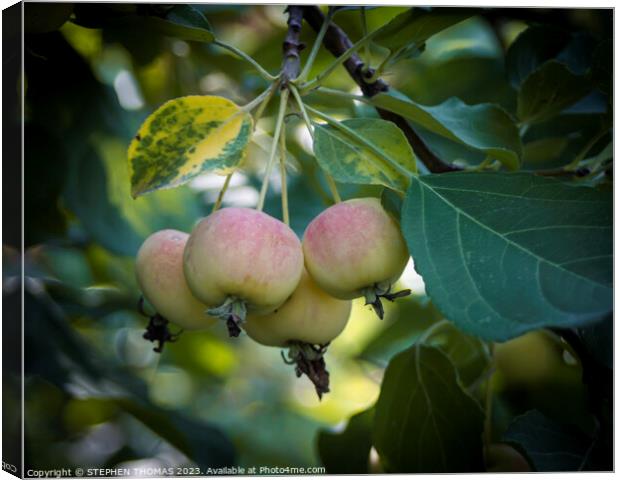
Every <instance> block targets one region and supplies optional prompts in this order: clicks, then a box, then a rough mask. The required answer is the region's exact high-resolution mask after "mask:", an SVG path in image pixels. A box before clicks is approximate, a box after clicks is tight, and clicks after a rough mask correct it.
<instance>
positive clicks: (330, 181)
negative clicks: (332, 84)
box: [290, 85, 342, 203]
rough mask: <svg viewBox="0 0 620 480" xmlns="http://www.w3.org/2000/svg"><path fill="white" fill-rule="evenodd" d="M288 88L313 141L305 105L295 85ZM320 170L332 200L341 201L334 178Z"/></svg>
mask: <svg viewBox="0 0 620 480" xmlns="http://www.w3.org/2000/svg"><path fill="white" fill-rule="evenodd" d="M290 90H291V92H292V93H293V97H295V101H296V102H297V105H298V106H299V110H300V111H301V116H302V118H303V119H304V123H305V124H306V128H307V129H308V133H309V134H310V137H311V138H312V141H313V142H314V130H313V129H312V121H311V120H310V117H309V116H308V112H307V111H306V106H305V105H304V102H303V100H302V99H301V96H300V95H299V92H298V91H297V88H296V87H295V85H291V86H290ZM319 166H320V165H319ZM321 171H322V172H323V174H324V175H325V180H326V181H327V186H328V187H329V191H330V193H331V194H332V197H333V198H334V202H335V203H340V202H341V201H342V198H341V197H340V194H339V193H338V187H337V186H336V182H335V181H334V179H333V178H332V176H331V175H330V174H329V173H327V172H326V171H325V170H323V168H321Z"/></svg>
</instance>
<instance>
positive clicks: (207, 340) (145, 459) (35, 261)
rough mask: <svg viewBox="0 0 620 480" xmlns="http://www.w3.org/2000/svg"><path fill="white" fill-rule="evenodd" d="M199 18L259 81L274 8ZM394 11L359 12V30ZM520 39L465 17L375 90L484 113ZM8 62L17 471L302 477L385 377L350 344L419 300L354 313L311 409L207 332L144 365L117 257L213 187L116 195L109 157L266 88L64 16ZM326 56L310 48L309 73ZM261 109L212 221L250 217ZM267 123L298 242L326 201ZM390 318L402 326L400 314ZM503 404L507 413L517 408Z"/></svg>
mask: <svg viewBox="0 0 620 480" xmlns="http://www.w3.org/2000/svg"><path fill="white" fill-rule="evenodd" d="M111 5H112V8H125V7H127V8H130V6H128V5H124V4H111ZM75 8H76V9H77V8H80V9H82V10H84V9H88V8H91V9H92V12H93V15H96V14H97V13H96V9H97V8H101V6H99V5H96V4H92V5H91V4H81V5H80V6H79V7H75ZM200 8H201V9H202V10H204V12H205V14H206V16H207V17H208V19H209V21H210V23H211V24H212V25H213V27H214V29H215V31H216V32H217V34H218V36H220V37H221V38H222V39H224V40H225V41H227V42H228V43H231V44H233V45H235V46H237V47H238V48H240V49H243V50H245V51H246V52H247V53H249V54H250V55H252V56H254V57H255V58H256V59H257V60H258V61H259V62H260V63H262V64H263V65H264V66H266V67H267V68H268V69H269V70H270V71H271V72H274V73H275V72H276V71H277V69H278V67H279V64H280V61H281V58H280V51H281V42H282V39H283V36H284V33H285V29H286V18H287V17H286V15H285V14H284V12H283V11H284V6H259V7H256V6H243V7H242V6H227V5H220V6H200ZM402 10H403V9H402V8H381V9H374V10H369V11H368V12H367V14H368V15H367V16H368V22H369V28H374V27H376V26H378V25H381V24H382V23H384V22H385V21H386V20H388V19H389V18H392V17H393V16H395V15H396V14H397V13H399V12H401V11H402ZM27 11H28V10H27ZM338 21H339V24H340V25H341V26H342V27H343V28H344V29H345V30H346V31H347V32H348V33H349V35H350V36H351V37H352V38H353V39H356V38H359V37H360V36H361V34H362V32H361V28H360V25H359V14H358V13H356V12H353V11H351V12H342V13H341V14H339V18H338ZM524 28H525V24H522V23H520V22H507V23H505V24H503V25H502V27H501V29H500V30H494V29H492V28H491V27H490V25H489V24H488V23H487V22H485V21H483V20H482V19H480V18H477V17H474V18H472V19H470V20H467V21H465V22H463V23H461V24H458V25H456V26H454V27H452V28H449V29H447V30H445V31H444V32H442V33H440V34H438V35H436V36H435V37H433V38H432V39H431V40H430V41H429V42H428V45H427V48H426V51H425V53H424V55H422V56H421V57H419V58H417V59H413V60H410V61H404V62H401V63H399V64H398V65H397V66H395V67H394V68H393V69H391V70H390V71H389V72H387V74H386V79H387V80H388V81H389V82H390V83H391V85H393V86H394V87H396V88H398V89H400V90H402V91H403V92H404V93H406V94H408V95H409V96H410V97H411V98H412V99H414V100H416V101H419V102H421V103H425V104H435V103H438V102H441V101H443V100H445V99H446V98H448V97H451V96H455V95H456V96H460V97H461V98H462V99H463V100H464V101H466V102H470V103H474V102H480V101H494V102H498V103H500V104H502V105H505V106H507V107H512V108H514V104H515V101H516V100H515V93H514V91H513V90H512V89H511V88H510V87H509V85H508V83H507V81H506V80H505V77H504V75H503V48H504V46H505V45H508V44H509V43H510V42H511V41H512V40H513V39H514V38H515V36H516V35H517V34H518V33H519V32H520V31H521V30H523V29H524ZM302 38H303V40H304V41H305V42H306V43H307V44H308V48H307V49H306V51H305V52H304V56H303V58H305V55H307V52H308V50H310V48H309V46H310V45H311V44H312V40H313V38H314V32H312V31H311V30H310V28H308V27H307V26H306V27H304V31H303V34H302ZM370 54H371V57H372V59H373V62H374V63H375V64H376V63H378V62H379V61H380V59H381V58H382V51H381V50H380V49H378V48H377V49H375V48H373V49H372V50H371V52H370ZM25 57H26V75H25V82H26V83H25V88H26V102H25V112H26V145H25V155H26V157H25V161H26V162H25V174H26V176H25V188H26V225H25V233H26V245H27V252H26V258H25V269H26V274H27V276H28V280H27V284H26V297H25V300H26V305H27V306H26V308H27V311H26V314H27V326H26V352H25V355H26V370H27V373H28V376H27V380H26V406H25V411H26V418H27V420H26V432H25V434H26V464H27V465H31V466H33V467H36V468H52V467H58V466H64V465H73V466H80V465H81V466H92V467H99V466H101V467H112V466H116V467H123V466H130V467H134V466H139V467H161V466H176V465H184V464H188V465H189V464H192V463H194V462H196V463H201V464H209V463H211V464H216V465H217V464H234V465H241V466H251V465H282V466H313V465H320V464H321V463H320V460H319V457H318V455H317V449H316V437H317V433H318V431H319V430H321V429H325V428H331V429H336V430H337V429H342V428H343V427H344V425H345V424H346V421H347V419H348V418H349V417H350V416H351V415H352V414H355V413H357V412H359V411H362V410H364V409H366V408H368V407H369V406H371V405H372V404H373V403H374V402H375V401H376V399H377V396H378V393H379V387H380V382H381V378H382V374H383V367H384V366H385V363H383V361H382V359H381V357H380V356H379V357H377V356H373V355H372V354H371V353H372V352H371V353H369V352H370V350H368V346H369V345H370V344H372V342H373V341H375V340H376V339H377V337H378V336H379V335H381V333H382V332H384V331H385V330H386V329H387V328H388V327H389V326H390V325H393V324H394V323H395V322H396V321H397V320H398V319H399V318H401V317H403V315H406V314H407V312H411V311H412V310H411V309H412V308H413V309H414V310H413V311H418V310H420V308H419V305H420V304H422V305H423V304H424V302H425V298H424V285H423V282H422V280H421V278H420V277H419V276H418V275H417V274H416V273H415V270H414V268H413V264H412V263H411V262H410V263H409V265H408V266H407V269H406V271H405V273H404V274H403V277H402V279H401V284H402V285H401V286H402V287H403V288H411V289H412V290H413V291H414V294H415V295H414V297H413V298H409V299H406V300H399V301H398V302H397V303H396V304H389V305H387V316H386V319H385V320H384V321H383V322H381V321H379V320H378V318H377V317H376V316H375V315H374V313H373V312H372V310H370V307H365V306H364V305H363V302H362V301H359V300H358V301H355V302H354V308H353V313H352V315H351V318H350V320H349V323H348V325H347V327H346V330H345V331H344V332H343V334H342V335H341V336H340V337H338V338H337V339H336V340H335V341H334V342H333V343H332V344H331V346H330V347H329V351H328V353H327V356H326V361H327V367H328V370H329V372H330V383H331V392H330V393H329V394H327V395H326V396H324V398H323V400H322V401H319V399H318V398H317V395H316V393H315V391H314V388H313V386H312V384H311V383H310V382H309V381H308V380H307V379H306V378H305V377H302V378H300V379H298V378H296V377H295V374H294V372H293V369H292V367H291V366H287V365H285V364H284V362H283V361H282V358H281V355H280V351H279V350H278V349H275V348H267V347H263V346H261V345H258V344H255V343H254V342H252V341H251V340H250V339H248V338H247V336H244V335H242V336H241V338H239V339H229V338H228V337H227V333H226V328H225V327H224V325H216V326H215V327H213V328H212V329H211V330H209V331H205V332H186V333H183V334H182V335H181V337H180V338H179V340H178V342H176V343H173V344H167V345H166V347H165V349H164V352H163V354H161V355H158V354H156V353H155V352H153V344H151V343H149V342H147V341H146V340H144V339H143V338H142V333H143V331H144V328H145V325H146V322H147V319H145V318H143V317H141V316H140V315H139V314H138V313H137V311H136V307H135V306H136V302H137V300H138V297H139V295H140V292H139V291H138V289H137V285H136V281H135V278H134V270H133V269H134V263H133V260H134V255H135V253H136V252H137V249H138V247H139V246H140V244H141V242H142V241H143V240H144V238H146V237H147V236H148V235H149V234H151V233H153V232H154V231H156V230H158V229H162V228H176V229H180V230H184V231H190V230H191V228H192V226H193V225H194V224H195V223H196V222H197V221H198V220H199V219H200V218H201V217H203V216H205V215H207V214H208V212H209V211H210V209H211V206H212V204H213V202H214V201H215V199H216V197H217V195H218V192H219V190H220V188H221V186H222V183H223V180H224V178H223V177H221V176H217V175H214V174H208V175H204V176H201V177H198V178H196V179H194V180H193V181H192V182H191V183H189V184H188V185H185V186H182V187H180V188H177V189H174V190H167V191H159V192H156V193H152V194H148V195H145V196H144V197H140V198H138V199H135V200H134V199H132V198H131V196H130V193H129V192H130V183H129V175H128V167H127V158H126V151H127V146H128V143H129V141H130V139H131V137H132V136H133V135H134V134H135V132H136V131H137V128H138V126H139V125H140V123H141V121H142V120H144V118H145V117H146V116H147V115H148V114H149V113H151V112H152V111H153V110H154V109H155V108H157V107H158V106H159V105H160V104H161V103H163V102H164V101H166V100H168V99H170V98H174V97H177V96H182V95H190V94H209V95H221V96H224V97H227V98H230V99H231V100H233V101H235V102H237V103H238V104H244V103H247V102H249V101H250V100H252V99H253V98H254V97H255V96H256V95H257V94H258V93H260V92H261V91H262V90H264V89H265V88H266V86H267V85H266V84H265V82H264V80H262V79H261V78H260V77H259V76H257V75H256V74H255V72H253V71H251V70H250V69H249V67H248V66H247V65H246V64H245V63H243V62H241V61H240V60H238V59H236V58H235V57H233V56H232V55H231V54H229V53H228V52H226V51H223V50H221V49H218V48H217V47H215V46H210V45H204V44H199V43H193V42H185V41H181V40H176V39H173V38H166V37H162V36H159V35H157V34H154V33H152V32H148V31H139V30H138V31H136V30H120V29H114V28H106V29H103V30H102V29H95V28H86V27H84V26H79V25H77V24H75V23H73V22H71V21H69V22H67V23H65V24H64V25H63V26H62V27H61V28H60V30H59V31H58V32H51V33H39V34H29V35H28V36H27V39H26V51H25ZM330 59H331V57H330V55H329V54H328V53H326V52H322V53H321V54H320V55H319V57H318V60H317V62H316V64H315V66H314V69H313V71H314V72H318V71H320V69H321V68H323V67H325V66H326V65H327V64H328V62H329V61H330ZM464 64H467V65H472V64H475V65H476V66H477V68H463V67H462V65H464ZM431 66H432V67H431ZM439 71H443V72H445V71H448V72H449V71H454V72H458V75H446V74H441V75H439V74H438V72H439ZM328 85H329V86H331V87H337V88H340V89H343V90H347V91H351V92H357V88H356V87H355V85H354V84H353V82H352V81H351V80H350V79H349V77H348V76H347V75H346V72H344V70H338V71H336V72H335V73H334V74H333V75H332V76H331V77H330V78H329V82H328ZM472 85H476V86H477V87H476V88H472ZM314 102H315V104H316V105H319V106H323V107H324V108H329V109H331V111H332V112H333V113H334V115H336V116H342V117H346V116H351V115H354V114H359V115H361V114H369V113H368V110H367V107H364V106H362V105H356V104H351V103H343V102H342V101H341V100H334V99H333V98H327V99H325V98H318V97H317V98H316V99H314ZM273 110H274V109H273V105H272V106H271V108H270V109H268V111H267V114H266V116H265V118H263V119H262V120H261V121H260V122H259V124H258V128H257V135H256V136H255V138H254V140H253V142H252V144H251V145H250V148H249V154H248V159H247V162H246V165H245V169H244V170H243V172H238V173H236V174H235V175H234V176H233V178H232V182H231V186H230V189H229V190H228V192H227V194H226V196H225V198H224V206H232V205H236V206H246V207H252V206H254V205H255V204H256V202H257V199H258V188H259V186H260V180H261V178H262V172H263V170H264V168H265V163H266V156H267V152H266V148H268V142H269V141H270V137H269V133H270V132H271V129H272V127H273V121H274V118H273V117H274V113H275V112H274V111H273ZM286 128H287V139H288V147H289V151H290V156H289V158H288V168H289V195H290V200H289V201H290V209H291V225H292V227H293V228H294V230H295V231H296V232H297V233H298V234H299V235H300V236H301V234H302V233H303V231H304V229H305V226H306V225H307V224H308V222H309V221H310V220H311V219H312V218H313V217H314V216H315V215H316V214H318V213H319V212H320V211H321V210H322V209H324V208H325V207H326V206H328V205H329V204H330V197H329V190H328V189H327V186H326V184H325V182H324V178H323V177H322V175H321V173H320V171H319V170H318V167H317V165H316V162H315V161H314V159H313V157H312V154H311V142H310V139H309V136H308V133H307V131H306V130H305V128H304V127H303V124H302V122H301V121H300V119H299V118H296V117H294V116H293V117H290V118H289V119H288V121H287V127H286ZM457 160H458V159H457ZM339 189H340V191H341V194H342V195H343V197H345V198H350V197H354V196H365V195H378V194H379V193H380V189H379V188H371V187H367V188H366V187H365V188H361V187H358V186H353V185H339ZM280 190H281V186H280V180H279V175H275V174H274V176H273V179H272V180H271V182H270V190H269V196H268V198H267V203H266V210H267V211H268V213H270V214H272V215H274V216H276V217H280V215H281V211H280V197H279V193H280ZM3 253H4V258H5V262H4V282H3V288H4V294H5V295H19V291H18V290H16V289H15V288H16V286H17V285H18V284H17V283H16V282H15V281H11V277H12V276H14V275H16V272H18V271H19V258H18V256H17V251H16V250H15V249H13V248H12V247H10V246H8V245H5V246H4V252H3ZM416 306H418V307H416ZM414 307H415V308H414ZM416 308H417V309H416ZM420 311H421V310H420ZM407 319H408V321H411V322H416V321H417V318H415V317H412V316H411V315H410V314H409V316H408V317H407ZM426 320H427V319H424V318H420V322H422V323H423V321H426ZM172 329H173V331H175V327H172ZM536 341H537V342H539V343H540V342H542V345H543V347H541V348H543V351H547V352H552V353H551V354H550V355H551V356H552V357H553V360H552V361H550V362H548V364H549V365H551V366H550V367H549V368H552V369H553V368H556V370H557V368H560V369H562V371H565V370H566V374H565V375H564V376H560V377H558V376H557V375H556V377H557V379H556V382H557V383H558V384H559V387H557V388H559V390H557V389H556V391H555V393H554V394H558V393H557V392H558V391H559V392H560V393H559V394H561V395H564V394H565V393H566V392H567V391H569V392H575V391H576V392H577V394H578V395H577V396H579V395H581V393H580V392H581V385H580V383H579V374H580V373H579V369H578V368H576V367H575V366H574V361H573V362H572V363H573V365H571V360H570V358H568V357H567V360H566V362H560V364H558V365H559V366H558V365H555V363H553V362H555V361H556V359H557V355H556V353H558V352H559V353H558V354H559V355H561V354H562V352H564V349H563V348H562V347H558V346H557V345H555V344H553V342H551V341H549V342H547V340H545V339H544V338H542V339H539V338H538V337H536ZM545 342H547V343H545ZM558 348H559V351H558V352H556V350H557V349H558ZM573 360H574V359H573ZM539 361H540V362H543V361H542V360H539ZM543 363H544V362H543ZM556 370H554V372H556ZM514 375H517V377H518V375H519V373H518V372H517V373H514ZM545 378H546V377H545ZM498 381H501V379H500V380H498ZM527 381H531V379H528V380H527ZM7 388H8V391H9V392H10V391H13V392H14V394H15V395H16V396H15V401H16V402H17V401H18V398H19V397H18V395H19V389H18V383H17V380H16V381H15V382H13V384H11V383H10V382H7V384H6V385H5V391H6V389H7ZM498 388H501V387H498ZM523 395H525V394H523ZM6 398H7V399H6V400H5V401H10V397H6ZM575 398H576V397H575ZM527 401H528V402H530V403H531V402H532V401H539V403H540V402H542V403H544V401H546V400H544V399H543V400H540V399H539V400H536V399H534V400H532V399H529V400H527ZM525 403H527V402H525ZM568 403H569V405H568V406H565V407H562V408H567V409H568V410H570V412H568V413H567V415H569V414H572V413H574V411H575V409H577V410H578V409H580V408H583V405H582V403H583V400H578V401H576V402H573V403H570V402H568ZM515 404H516V405H521V406H522V405H524V400H523V397H522V396H521V397H519V398H518V399H517V400H516V403H513V406H514V405H515ZM506 408H509V407H506ZM518 408H522V407H518ZM571 409H572V410H571ZM507 418H509V416H507ZM7 421H8V424H9V425H10V424H11V419H5V428H7ZM13 423H14V422H13ZM13 427H15V428H17V427H18V425H13ZM213 427H215V428H217V429H218V431H212V430H211V428H213ZM179 432H182V434H180V433H179ZM229 442H230V444H231V445H232V447H234V456H233V453H232V452H233V448H232V447H231V448H230V449H229V447H228V446H229ZM189 457H191V458H189Z"/></svg>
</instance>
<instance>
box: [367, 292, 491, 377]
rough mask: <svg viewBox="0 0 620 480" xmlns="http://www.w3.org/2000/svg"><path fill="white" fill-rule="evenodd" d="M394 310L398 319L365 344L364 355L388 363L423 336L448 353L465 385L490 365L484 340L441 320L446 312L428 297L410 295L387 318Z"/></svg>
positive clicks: (427, 341)
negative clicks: (424, 298) (439, 308)
mask: <svg viewBox="0 0 620 480" xmlns="http://www.w3.org/2000/svg"><path fill="white" fill-rule="evenodd" d="M394 314H395V315H396V319H394V320H393V321H392V323H390V324H389V325H388V326H387V327H386V328H385V329H384V330H381V332H380V333H379V334H378V335H377V336H376V337H374V338H373V339H372V340H371V341H370V342H369V343H368V345H366V347H364V349H363V350H362V353H361V354H360V357H361V358H363V359H365V360H368V361H370V362H373V363H375V364H377V365H379V366H381V367H386V366H387V365H388V363H389V361H390V360H391V359H392V357H393V356H394V355H396V354H397V353H399V352H402V351H403V350H406V349H407V348H409V347H411V346H412V345H413V344H415V343H416V342H418V341H420V339H421V338H424V339H425V340H424V344H425V345H429V346H433V347H437V348H439V349H440V350H441V351H442V352H443V353H445V354H446V355H447V356H448V358H449V359H450V360H451V361H452V363H453V365H454V366H455V368H456V369H457V371H458V374H459V380H460V381H461V382H462V384H463V385H464V386H469V385H472V384H473V383H474V382H475V381H476V380H478V379H479V378H480V376H481V375H482V373H483V372H484V371H485V369H486V368H487V366H488V363H489V353H488V352H487V348H486V346H485V344H484V342H483V341H482V340H480V339H478V338H476V337H472V336H470V335H467V334H465V333H463V332H461V331H459V330H458V329H457V328H456V327H454V325H453V324H451V323H448V322H446V321H445V320H443V321H442V319H443V316H442V315H441V313H440V312H439V310H437V308H435V307H434V306H433V304H432V303H431V302H430V301H428V299H426V300H423V299H421V298H415V297H409V298H408V299H406V300H403V301H401V302H399V304H398V307H397V309H394V310H392V311H391V312H390V314H389V315H388V321H390V320H391V319H392V316H393V315H394ZM439 322H441V324H440V325H438V323H439ZM431 328H432V329H433V330H432V331H431V330H430V329H431ZM427 332H428V333H427ZM429 333H430V334H429Z"/></svg>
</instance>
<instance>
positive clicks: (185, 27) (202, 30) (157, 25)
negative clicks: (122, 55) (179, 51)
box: [144, 5, 215, 43]
mask: <svg viewBox="0 0 620 480" xmlns="http://www.w3.org/2000/svg"><path fill="white" fill-rule="evenodd" d="M144 26H145V27H146V28H151V29H153V30H157V31H158V32H159V33H162V34H164V35H167V36H170V37H176V38H180V39H182V40H190V41H197V42H207V43H210V42H212V41H213V40H215V35H214V34H213V32H212V31H211V25H209V22H208V21H207V19H206V18H205V16H204V15H203V14H202V13H201V12H200V11H199V10H197V9H196V8H194V7H192V6H190V5H176V6H174V7H173V8H171V9H170V10H169V11H168V12H166V14H165V15H164V16H163V17H162V18H160V17H156V16H149V17H146V18H145V19H144Z"/></svg>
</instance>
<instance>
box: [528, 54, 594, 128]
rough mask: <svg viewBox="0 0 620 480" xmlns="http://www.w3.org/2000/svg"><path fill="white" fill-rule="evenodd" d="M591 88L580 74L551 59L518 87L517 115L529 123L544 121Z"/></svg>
mask: <svg viewBox="0 0 620 480" xmlns="http://www.w3.org/2000/svg"><path fill="white" fill-rule="evenodd" d="M591 89H592V85H591V84H590V82H589V81H588V80H587V79H586V78H585V77H583V76H579V75H575V74H574V73H572V72H571V71H570V70H569V69H568V67H567V66H566V65H564V64H563V63H560V62H557V61H555V60H551V61H549V62H547V63H545V64H544V65H543V66H542V67H540V68H539V69H538V70H536V71H534V72H533V73H532V74H531V75H529V76H528V77H527V78H526V79H525V81H524V82H523V84H522V85H521V89H520V90H519V96H518V98H517V115H518V116H519V118H520V119H521V120H522V121H524V122H528V123H534V122H539V121H541V120H545V119H547V118H549V117H551V116H553V115H555V114H557V113H560V112H561V111H562V110H563V109H564V108H566V107H569V106H570V105H572V104H574V103H575V102H576V101H577V100H579V99H580V98H582V97H583V96H585V95H586V94H587V93H588V92H589V91H590V90H591Z"/></svg>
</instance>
